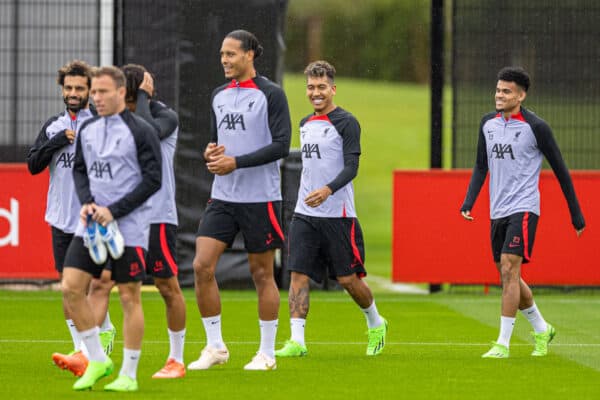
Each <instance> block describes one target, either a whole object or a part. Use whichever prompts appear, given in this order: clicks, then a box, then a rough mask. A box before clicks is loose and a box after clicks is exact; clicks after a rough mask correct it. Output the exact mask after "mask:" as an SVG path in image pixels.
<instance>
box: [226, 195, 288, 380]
mask: <svg viewBox="0 0 600 400" xmlns="http://www.w3.org/2000/svg"><path fill="white" fill-rule="evenodd" d="M234 216H235V221H236V222H237V223H238V224H239V227H240V230H241V232H242V234H243V236H244V244H245V246H246V250H248V262H249V264H250V274H251V275H252V280H253V282H254V286H255V288H256V292H257V294H258V319H259V326H260V346H259V349H258V352H257V353H256V356H254V358H253V359H252V360H251V361H250V362H249V363H248V364H246V365H245V366H244V369H246V370H263V371H264V370H271V369H275V368H277V364H276V362H275V337H276V335H277V325H278V323H279V321H278V314H279V289H278V288H277V284H276V283H275V277H274V273H273V268H274V262H275V249H277V248H281V247H282V246H283V241H284V236H283V231H282V230H281V223H280V221H281V201H274V202H265V203H252V204H243V205H236V206H235V207H234Z"/></svg>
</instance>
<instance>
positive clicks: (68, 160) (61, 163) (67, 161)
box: [56, 153, 75, 168]
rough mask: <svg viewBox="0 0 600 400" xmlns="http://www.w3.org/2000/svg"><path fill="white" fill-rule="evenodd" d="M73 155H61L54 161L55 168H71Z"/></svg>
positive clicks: (73, 159)
mask: <svg viewBox="0 0 600 400" xmlns="http://www.w3.org/2000/svg"><path fill="white" fill-rule="evenodd" d="M74 161H75V153H61V154H60V156H58V158H57V159H56V166H57V167H61V168H73V162H74Z"/></svg>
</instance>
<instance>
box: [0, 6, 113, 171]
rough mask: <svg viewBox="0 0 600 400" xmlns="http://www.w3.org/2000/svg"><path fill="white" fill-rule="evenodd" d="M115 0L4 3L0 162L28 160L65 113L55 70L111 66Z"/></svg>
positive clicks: (0, 9)
mask: <svg viewBox="0 0 600 400" xmlns="http://www.w3.org/2000/svg"><path fill="white" fill-rule="evenodd" d="M112 24H113V0H0V162H24V161H25V157H26V154H27V149H28V148H29V146H30V145H31V144H32V143H33V141H34V140H35V137H36V136H37V134H38V132H39V130H40V128H41V127H42V125H43V124H44V122H45V121H46V120H47V119H48V118H49V117H50V116H52V115H55V114H57V113H59V112H60V111H62V110H63V109H64V105H63V103H62V98H61V92H60V87H59V86H58V85H57V83H56V75H57V70H58V69H59V68H60V67H61V66H62V65H64V64H65V63H66V62H68V61H69V60H72V59H76V58H77V59H81V60H85V61H86V62H88V63H90V64H92V65H97V64H99V63H100V62H102V61H104V62H105V63H107V64H110V63H112Z"/></svg>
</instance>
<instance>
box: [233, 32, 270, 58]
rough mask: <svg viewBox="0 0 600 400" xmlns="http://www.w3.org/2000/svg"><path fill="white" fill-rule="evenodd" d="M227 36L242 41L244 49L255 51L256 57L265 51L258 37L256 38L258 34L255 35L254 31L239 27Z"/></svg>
mask: <svg viewBox="0 0 600 400" xmlns="http://www.w3.org/2000/svg"><path fill="white" fill-rule="evenodd" d="M225 38H232V39H235V40H239V41H240V42H241V43H242V44H241V47H242V49H243V50H244V51H249V50H252V51H254V58H255V59H256V58H258V57H260V56H261V54H262V53H263V47H262V46H261V45H260V43H259V41H258V39H257V38H256V36H254V34H253V33H252V32H248V31H245V30H243V29H238V30H235V31H231V32H229V33H228V34H227V36H225Z"/></svg>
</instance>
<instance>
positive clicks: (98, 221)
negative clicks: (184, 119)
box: [27, 30, 387, 392]
mask: <svg viewBox="0 0 600 400" xmlns="http://www.w3.org/2000/svg"><path fill="white" fill-rule="evenodd" d="M262 52H263V48H262V46H261V45H260V43H259V41H258V40H257V38H256V37H255V36H254V35H253V34H252V33H250V32H248V31H244V30H236V31H233V32H230V33H229V34H227V36H226V37H225V39H224V40H223V43H222V46H221V52H220V56H221V64H222V66H223V70H224V74H225V78H226V79H227V80H228V83H226V84H224V85H223V86H220V87H218V88H217V89H215V90H214V92H213V93H212V96H211V109H210V115H211V126H210V129H211V140H210V142H209V143H208V144H207V146H206V148H205V151H204V153H203V157H204V160H205V162H206V168H207V169H208V171H210V172H211V173H213V174H214V182H213V185H212V189H211V196H210V200H209V202H208V204H207V206H206V209H205V211H204V213H203V215H202V217H201V219H200V224H199V228H198V232H197V239H196V255H195V257H194V261H193V268H194V275H195V289H196V299H197V303H198V308H199V311H200V314H201V316H202V321H203V324H204V327H205V333H206V342H207V343H206V346H205V347H204V348H203V349H202V351H201V353H200V357H199V358H198V360H196V361H194V362H192V363H190V364H189V365H188V366H187V369H188V370H204V369H208V368H211V367H212V366H214V365H217V364H224V363H226V362H227V361H228V359H229V351H228V349H227V347H226V345H225V342H224V340H223V336H222V330H221V302H220V295H219V289H218V285H217V282H216V280H215V268H216V265H217V262H218V260H219V258H220V256H221V254H223V252H224V251H225V249H226V248H227V247H228V246H230V245H231V244H232V242H233V240H234V237H235V236H236V234H237V233H238V232H240V231H241V233H242V235H243V237H244V243H245V247H246V250H247V252H248V262H249V266H250V272H251V275H252V279H253V281H254V284H255V286H256V290H257V293H258V317H259V326H260V345H259V348H258V351H257V352H256V354H255V355H254V356H253V357H252V358H251V360H250V362H248V363H247V364H246V365H245V366H244V369H245V370H263V371H268V370H274V369H276V368H277V364H276V357H298V356H304V355H306V354H307V352H308V350H307V347H306V343H305V340H304V327H305V323H306V317H307V314H308V308H309V280H310V278H312V279H315V280H317V281H319V280H320V279H321V277H322V276H323V274H322V271H321V268H323V267H322V266H323V265H325V266H328V270H329V274H330V276H332V277H335V278H336V279H337V280H338V281H339V283H340V284H341V285H342V286H343V287H344V288H345V289H346V290H347V292H348V293H349V294H350V296H351V297H352V298H353V299H354V301H355V302H356V303H357V304H358V305H359V306H360V308H361V309H362V311H363V312H364V314H365V317H366V321H367V325H368V341H367V350H366V354H367V355H370V356H372V355H377V354H380V353H381V352H382V351H383V348H384V346H385V337H386V333H387V321H386V320H385V319H384V318H383V317H381V316H380V315H379V313H378V311H377V307H376V305H375V302H374V299H373V295H372V293H371V291H370V289H369V287H368V286H367V285H366V283H365V282H364V281H363V280H362V279H361V278H362V277H364V276H365V275H366V270H365V268H364V244H363V237H362V232H361V228H360V225H359V223H358V220H357V218H356V210H355V205H354V193H353V186H352V180H353V179H354V177H355V176H356V175H357V171H358V159H359V156H360V126H359V124H358V122H357V120H356V119H355V118H354V116H352V114H350V113H349V112H347V111H345V110H343V109H342V108H341V107H338V106H336V105H335V104H334V102H333V97H334V95H335V92H336V86H335V68H334V67H333V66H332V65H330V64H329V63H327V62H325V61H316V62H313V63H311V64H310V65H309V66H308V67H307V68H306V70H305V74H306V79H307V81H306V82H307V96H308V99H309V101H310V103H311V104H312V106H313V109H314V112H313V113H311V115H309V116H307V117H306V118H304V119H303V120H302V122H301V124H300V137H301V145H302V158H303V170H302V178H301V183H300V189H299V197H298V203H297V205H296V209H295V214H294V216H293V220H292V223H291V225H290V229H289V232H287V246H288V248H289V260H288V265H289V268H290V270H291V271H292V272H291V274H292V275H291V285H290V291H289V304H290V317H291V331H292V336H291V338H290V340H288V341H286V342H285V345H284V346H283V347H282V348H281V349H279V350H277V351H275V337H276V333H277V325H278V314H279V302H280V299H279V291H278V288H277V286H276V283H275V280H274V276H273V264H274V253H275V249H277V248H281V247H282V246H283V245H284V241H285V239H284V237H285V235H284V232H283V231H282V229H281V203H282V197H281V184H280V170H279V162H280V160H281V159H282V158H284V157H286V156H287V155H288V153H289V146H290V138H291V122H290V114H289V109H288V104H287V99H286V96H285V94H284V92H283V90H282V89H281V88H280V87H279V86H277V85H276V84H274V83H273V82H271V81H270V80H268V79H267V78H265V77H263V76H261V75H259V74H258V73H257V71H256V69H255V67H254V61H255V59H256V58H258V57H260V55H261V54H262ZM58 84H59V85H60V86H61V87H62V97H63V100H64V103H65V106H66V110H65V111H64V112H62V113H60V114H59V115H57V116H54V117H52V118H50V119H49V120H48V121H47V122H46V124H44V126H43V127H42V129H41V131H40V133H39V135H38V137H37V139H36V141H35V144H34V145H33V146H32V148H31V150H30V152H29V154H28V157H27V161H28V166H29V169H30V171H31V173H33V174H36V173H40V172H42V171H43V170H44V169H45V168H49V170H50V185H49V190H48V200H47V210H46V217H45V218H46V221H47V222H48V224H49V225H50V227H51V230H52V247H53V253H54V259H55V266H56V269H57V270H58V272H59V274H60V279H61V286H62V291H63V310H64V315H65V320H66V323H67V327H68V329H69V331H70V333H71V337H72V340H73V351H72V352H70V353H69V354H61V353H54V354H53V355H52V359H53V361H54V363H55V364H56V365H57V366H58V367H60V368H62V369H67V370H69V371H71V372H72V373H73V374H74V375H76V376H77V377H78V379H77V381H76V382H75V383H74V385H73V389H75V390H84V389H91V388H92V386H93V385H94V384H95V383H96V382H97V381H98V380H100V379H101V378H103V377H105V376H108V375H110V374H111V373H112V372H113V369H114V364H113V362H112V360H111V359H110V357H109V356H110V354H111V352H112V350H113V343H114V339H115V335H116V329H115V327H114V325H113V324H112V322H111V320H110V315H109V313H108V299H109V295H110V291H111V289H112V288H113V286H115V285H116V286H117V288H118V292H119V296H120V300H121V305H122V308H123V343H124V346H123V362H122V366H121V369H120V371H119V374H118V376H117V378H116V379H115V380H114V381H113V382H111V383H109V384H107V385H105V386H104V390H107V391H118V392H129V391H136V390H138V383H137V368H138V363H139V359H140V354H141V347H142V337H143V331H144V315H143V310H142V301H141V284H142V281H143V280H144V278H145V275H146V274H147V273H148V274H150V275H151V276H152V277H153V278H154V282H155V285H156V286H157V288H158V290H159V292H160V294H161V295H162V297H163V299H164V301H165V305H166V310H167V325H168V334H169V342H170V352H169V355H168V357H167V361H166V364H165V365H164V367H163V368H161V369H160V370H159V371H158V372H156V373H155V374H154V375H153V378H182V377H184V376H185V374H186V367H185V364H184V359H183V349H184V342H185V334H186V330H185V322H186V309H185V301H184V298H183V294H182V291H181V288H180V287H179V283H178V280H177V263H176V255H175V250H176V248H175V247H176V235H177V223H178V222H177V208H176V203H175V178H174V169H173V157H174V153H175V148H176V142H177V134H178V130H179V127H178V125H179V123H178V116H177V114H176V112H175V111H173V110H172V109H171V108H169V107H168V106H166V105H165V104H163V103H161V102H159V101H157V100H155V99H154V98H153V97H154V80H153V76H152V75H151V74H150V73H149V72H148V71H147V70H146V69H145V68H144V67H143V66H141V65H135V64H129V65H125V66H123V67H121V68H117V67H114V66H105V67H98V68H93V67H91V66H89V65H88V64H86V63H85V62H83V61H79V60H74V61H72V62H69V63H67V64H66V65H65V66H63V67H62V68H61V69H60V70H59V71H58ZM90 100H91V101H90ZM92 103H93V104H92ZM323 261H325V263H323Z"/></svg>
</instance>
